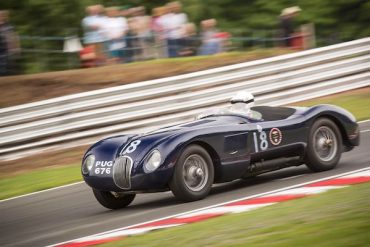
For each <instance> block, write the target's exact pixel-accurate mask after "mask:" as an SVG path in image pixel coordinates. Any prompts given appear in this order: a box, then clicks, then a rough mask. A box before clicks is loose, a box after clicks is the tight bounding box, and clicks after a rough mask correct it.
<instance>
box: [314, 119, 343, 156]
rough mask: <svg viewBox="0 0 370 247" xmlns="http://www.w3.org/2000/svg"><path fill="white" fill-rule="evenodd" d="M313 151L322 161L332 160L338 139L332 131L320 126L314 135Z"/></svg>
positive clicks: (336, 149)
mask: <svg viewBox="0 0 370 247" xmlns="http://www.w3.org/2000/svg"><path fill="white" fill-rule="evenodd" d="M313 138H314V143H315V146H314V148H315V153H316V154H317V156H318V158H319V159H321V160H322V161H330V160H332V159H333V158H334V157H335V155H336V153H337V151H338V140H337V137H336V135H335V133H334V131H333V130H332V129H331V128H329V127H327V126H321V127H320V128H318V129H317V130H316V131H315V133H314V135H313Z"/></svg>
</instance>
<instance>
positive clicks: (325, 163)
mask: <svg viewBox="0 0 370 247" xmlns="http://www.w3.org/2000/svg"><path fill="white" fill-rule="evenodd" d="M341 154H342V136H341V133H340V130H339V128H338V126H337V125H336V124H335V123H334V122H333V121H332V120H330V119H328V118H319V119H317V120H316V121H315V122H314V123H313V124H312V126H311V129H310V132H309V137H308V143H307V151H306V155H305V163H306V165H307V166H308V168H310V169H311V170H312V171H315V172H321V171H327V170H330V169H333V168H334V167H335V166H336V165H337V164H338V162H339V160H340V157H341Z"/></svg>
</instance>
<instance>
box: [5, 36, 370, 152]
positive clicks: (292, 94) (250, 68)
mask: <svg viewBox="0 0 370 247" xmlns="http://www.w3.org/2000/svg"><path fill="white" fill-rule="evenodd" d="M367 85H370V38H365V39H360V40H356V41H351V42H347V43H342V44H337V45H333V46H328V47H323V48H318V49H313V50H308V51H303V52H297V53H293V54H288V55H283V56H278V57H272V58H267V59H261V60H257V61H252V62H246V63H241V64H236V65H231V66H225V67H221V68H216V69H210V70H205V71H200V72H195V73H190V74H185V75H180V76H174V77H168V78H163V79H156V80H150V81H144V82H138V83H133V84H127V85H123V86H118V87H112V88H107V89H101V90H95V91H90V92H85V93H79V94H73V95H67V96H63V97H58V98H54V99H49V100H44V101H39V102H35V103H30V104H24V105H19V106H13V107H8V108H3V109H0V155H5V154H9V153H14V152H18V151H21V150H26V149H31V148H36V147H41V146H45V145H51V144H56V143H60V142H66V141H74V140H77V139H81V138H87V137H91V136H102V135H107V134H109V133H117V132H127V131H130V130H131V131H132V130H133V129H135V130H137V129H138V128H144V129H146V128H150V127H153V126H159V125H163V124H168V123H175V122H181V121H184V120H186V119H190V118H191V117H192V116H194V115H195V114H197V113H199V112H200V111H203V110H204V109H206V108H209V107H214V106H220V105H223V104H226V103H227V102H228V99H229V98H230V97H231V96H232V95H233V94H234V93H235V92H236V91H238V90H242V89H247V90H249V91H251V92H253V93H254V94H255V95H256V96H257V97H256V99H257V103H258V104H266V105H278V104H287V103H291V102H295V101H299V100H304V99H308V98H312V97H318V96H322V95H327V94H331V93H335V92H340V91H344V90H349V89H353V88H358V87H362V86H367ZM135 132H136V131H135Z"/></svg>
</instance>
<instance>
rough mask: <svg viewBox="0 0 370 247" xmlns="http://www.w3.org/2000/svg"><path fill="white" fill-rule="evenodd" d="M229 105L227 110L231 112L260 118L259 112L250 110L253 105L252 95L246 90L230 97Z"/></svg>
mask: <svg viewBox="0 0 370 247" xmlns="http://www.w3.org/2000/svg"><path fill="white" fill-rule="evenodd" d="M230 103H231V106H230V108H229V110H230V111H231V112H233V113H237V114H241V115H245V116H247V117H249V118H253V119H261V118H262V115H261V113H259V112H256V111H253V110H251V107H253V106H254V96H253V94H251V93H250V92H247V91H239V92H238V93H237V94H236V95H235V96H234V97H232V98H231V99H230Z"/></svg>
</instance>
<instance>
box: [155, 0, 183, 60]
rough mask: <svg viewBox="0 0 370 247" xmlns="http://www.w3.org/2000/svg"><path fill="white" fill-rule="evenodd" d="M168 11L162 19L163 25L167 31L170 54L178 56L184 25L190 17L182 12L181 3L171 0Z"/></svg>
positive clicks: (170, 55)
mask: <svg viewBox="0 0 370 247" xmlns="http://www.w3.org/2000/svg"><path fill="white" fill-rule="evenodd" d="M167 8H168V13H167V14H166V15H164V16H163V18H162V19H161V23H162V26H163V27H164V30H165V32H166V40H167V47H168V56H169V57H177V56H178V53H179V51H180V50H181V42H182V39H183V36H182V32H181V29H182V26H183V25H184V24H186V23H187V22H188V17H187V15H186V14H185V13H182V12H181V8H182V6H181V3H179V2H171V3H168V4H167Z"/></svg>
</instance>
